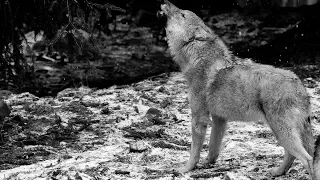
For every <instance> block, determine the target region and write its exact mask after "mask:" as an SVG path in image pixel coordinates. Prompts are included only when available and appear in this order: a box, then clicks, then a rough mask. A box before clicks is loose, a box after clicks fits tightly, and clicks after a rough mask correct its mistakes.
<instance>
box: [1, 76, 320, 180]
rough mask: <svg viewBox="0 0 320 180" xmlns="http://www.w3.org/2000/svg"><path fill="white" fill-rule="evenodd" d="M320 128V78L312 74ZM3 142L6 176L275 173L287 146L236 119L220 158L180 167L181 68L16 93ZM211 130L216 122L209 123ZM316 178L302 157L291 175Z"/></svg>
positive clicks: (186, 120)
mask: <svg viewBox="0 0 320 180" xmlns="http://www.w3.org/2000/svg"><path fill="white" fill-rule="evenodd" d="M304 82H305V84H306V85H307V87H309V88H308V92H309V93H310V95H311V97H312V99H311V101H312V111H313V118H312V124H313V130H314V135H316V134H319V133H320V131H319V130H320V122H319V119H318V118H319V107H320V102H319V90H320V86H319V84H320V83H319V82H316V81H313V80H312V79H307V80H305V81H304ZM5 102H7V104H8V105H9V106H11V107H12V111H11V115H10V117H8V118H6V120H5V121H4V126H3V127H2V128H3V129H2V131H1V133H2V134H1V137H2V139H3V141H2V142H3V144H2V145H1V148H0V168H1V171H0V179H8V180H9V179H10V180H13V179H21V180H22V179H23V180H26V179H206V178H210V179H215V180H219V179H234V180H236V179H261V180H262V179H272V177H271V176H270V174H269V173H268V170H269V169H271V168H272V167H276V166H279V165H280V163H281V162H282V157H283V153H284V151H283V148H282V147H280V146H279V145H278V144H277V141H276V140H275V138H274V136H273V135H272V132H271V131H270V129H269V128H268V127H267V125H265V124H263V123H262V122H258V123H253V122H252V123H239V122H231V123H229V127H228V129H227V132H226V136H225V138H224V140H223V146H222V147H223V149H222V151H221V155H220V157H219V159H218V161H217V163H216V164H215V165H211V166H207V165H204V164H203V163H202V162H203V161H204V158H205V155H206V153H207V152H208V148H207V147H208V137H207V139H206V141H205V145H204V150H203V151H202V154H201V160H200V164H199V165H198V167H197V168H196V170H194V171H192V172H190V173H187V174H184V175H179V174H178V173H177V172H175V171H174V170H173V169H174V168H177V167H179V166H181V165H183V163H184V162H185V161H186V160H187V159H188V156H189V149H190V143H191V130H190V123H191V122H190V109H189V107H188V102H187V87H186V82H185V80H184V79H183V77H182V76H181V74H180V73H171V74H162V75H160V76H155V77H151V78H149V79H147V80H144V81H141V82H138V83H135V84H132V85H124V86H112V87H110V88H108V89H100V90H95V89H90V88H86V87H81V88H72V89H65V90H64V91H62V92H60V93H59V94H58V95H57V97H46V98H38V97H36V96H34V95H31V94H29V93H23V94H12V95H10V96H7V98H6V99H5ZM208 131H210V128H208ZM273 179H279V180H280V179H281V180H284V179H309V177H308V175H307V171H306V170H305V169H304V168H303V167H302V165H301V163H300V162H299V161H298V160H296V161H295V163H294V164H293V166H292V168H291V169H290V170H289V172H288V173H287V175H285V176H281V177H277V178H273Z"/></svg>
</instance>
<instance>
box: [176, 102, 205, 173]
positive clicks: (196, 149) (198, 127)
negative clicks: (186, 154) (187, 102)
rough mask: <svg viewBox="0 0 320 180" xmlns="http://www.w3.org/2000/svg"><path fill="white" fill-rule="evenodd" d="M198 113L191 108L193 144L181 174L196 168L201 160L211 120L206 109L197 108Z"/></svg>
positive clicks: (180, 169) (180, 170)
mask: <svg viewBox="0 0 320 180" xmlns="http://www.w3.org/2000/svg"><path fill="white" fill-rule="evenodd" d="M196 109H197V111H193V110H194V109H193V108H192V106H191V110H192V144H191V151H190V158H189V160H188V162H187V163H186V165H185V166H184V167H182V168H179V169H178V171H179V172H180V173H186V172H188V171H191V170H192V169H194V168H195V166H196V165H197V163H198V162H199V159H200V152H201V150H202V145H203V142H204V139H205V135H206V130H207V125H208V122H209V121H210V119H209V112H207V111H205V110H204V109H199V107H197V108H196Z"/></svg>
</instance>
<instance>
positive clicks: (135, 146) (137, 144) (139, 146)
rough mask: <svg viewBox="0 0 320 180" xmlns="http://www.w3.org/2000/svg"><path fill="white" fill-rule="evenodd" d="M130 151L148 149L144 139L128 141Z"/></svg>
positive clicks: (138, 151) (139, 151)
mask: <svg viewBox="0 0 320 180" xmlns="http://www.w3.org/2000/svg"><path fill="white" fill-rule="evenodd" d="M129 147H130V152H137V153H141V152H144V151H146V150H148V144H147V143H146V142H144V141H134V142H129Z"/></svg>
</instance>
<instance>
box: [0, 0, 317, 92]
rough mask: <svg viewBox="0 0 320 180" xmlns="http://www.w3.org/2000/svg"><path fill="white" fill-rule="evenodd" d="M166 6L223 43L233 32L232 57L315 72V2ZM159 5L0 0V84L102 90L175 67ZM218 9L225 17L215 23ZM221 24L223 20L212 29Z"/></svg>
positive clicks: (139, 0)
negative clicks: (185, 12) (199, 21)
mask: <svg viewBox="0 0 320 180" xmlns="http://www.w3.org/2000/svg"><path fill="white" fill-rule="evenodd" d="M172 3H174V4H176V5H177V6H178V7H180V8H182V9H189V10H191V11H194V12H195V13H197V14H198V15H199V16H200V17H201V18H203V19H204V21H205V22H207V23H208V24H209V25H210V24H211V25H212V24H213V25H215V26H212V28H213V29H214V30H215V31H216V32H217V34H218V35H220V36H222V38H223V39H224V40H230V39H232V38H234V37H236V38H237V39H238V40H237V41H234V40H230V41H229V42H227V44H228V45H229V47H230V48H231V49H232V50H233V51H234V53H235V54H236V55H238V56H240V57H249V58H254V59H255V60H256V61H258V62H263V63H268V64H273V65H276V66H284V67H289V68H292V69H293V70H294V71H295V72H297V73H298V75H299V76H300V77H308V76H315V77H317V75H318V70H317V69H318V64H319V58H320V56H319V52H320V51H319V48H320V46H319V32H320V31H319V27H318V23H317V22H318V21H319V13H318V12H319V10H320V7H319V3H317V0H304V1H299V0H282V1H281V0H272V1H267V0H250V1H247V0H225V1H223V2H221V1H220V2H216V1H204V0H197V1H195V0H187V1H185V0H173V1H172ZM159 4H160V1H158V0H150V1H144V0H104V1H102V0H77V1H76V0H54V1H52V0H25V1H18V0H1V1H0V51H1V55H0V89H2V90H4V89H6V90H10V91H13V92H24V91H28V92H31V93H34V94H36V95H38V96H46V95H54V94H56V93H57V92H59V91H61V90H62V89H64V88H66V87H73V86H79V85H87V86H91V87H108V86H111V85H113V84H127V83H131V82H135V81H139V80H141V79H143V78H146V77H149V76H152V75H156V74H160V73H163V72H170V71H176V70H178V69H177V66H176V65H175V64H174V63H173V62H172V61H171V60H170V59H171V58H170V57H169V56H168V55H167V54H166V42H165V41H164V37H165V33H164V30H163V24H161V22H159V21H158V19H157V17H156V12H157V11H158V10H159ZM235 12H236V13H235ZM221 14H229V15H230V17H231V18H229V17H227V18H224V19H220V20H219V18H217V17H223V16H222V15H221ZM239 14H240V15H241V17H243V19H245V20H247V22H245V23H244V24H240V25H239V23H238V22H237V18H235V17H236V16H238V15H239ZM212 17H214V18H212ZM256 20H259V21H260V23H258V25H255V23H254V22H255V21H256ZM226 21H234V22H233V23H229V24H228V23H226ZM220 22H223V23H225V24H226V25H224V26H223V28H219V27H218V28H217V26H216V24H218V23H220ZM237 23H238V24H237ZM241 28H245V29H246V31H245V33H246V34H250V33H251V34H255V36H254V39H253V38H247V39H246V38H245V37H244V36H243V32H242V31H241V30H239V29H241ZM275 31H277V33H273V32H275ZM280 31H281V33H279V32H280ZM252 32H253V33H252ZM230 34H231V35H230ZM239 34H240V35H239ZM36 35H38V36H36ZM241 35H242V37H240V40H239V36H241ZM246 37H248V36H246ZM37 38H39V39H37ZM32 39H33V40H32ZM30 40H32V41H33V42H30ZM115 52H116V53H115ZM304 67H306V68H304Z"/></svg>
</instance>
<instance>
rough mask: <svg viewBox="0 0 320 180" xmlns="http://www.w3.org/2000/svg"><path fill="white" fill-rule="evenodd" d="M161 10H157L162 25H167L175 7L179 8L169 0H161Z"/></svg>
mask: <svg viewBox="0 0 320 180" xmlns="http://www.w3.org/2000/svg"><path fill="white" fill-rule="evenodd" d="M160 7H161V10H159V11H158V12H157V17H158V20H159V22H160V24H161V25H163V26H165V25H166V24H167V21H168V17H169V16H170V14H171V13H172V12H173V10H174V9H178V8H177V7H175V6H174V5H173V4H171V3H170V2H169V1H168V0H161V2H160Z"/></svg>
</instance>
